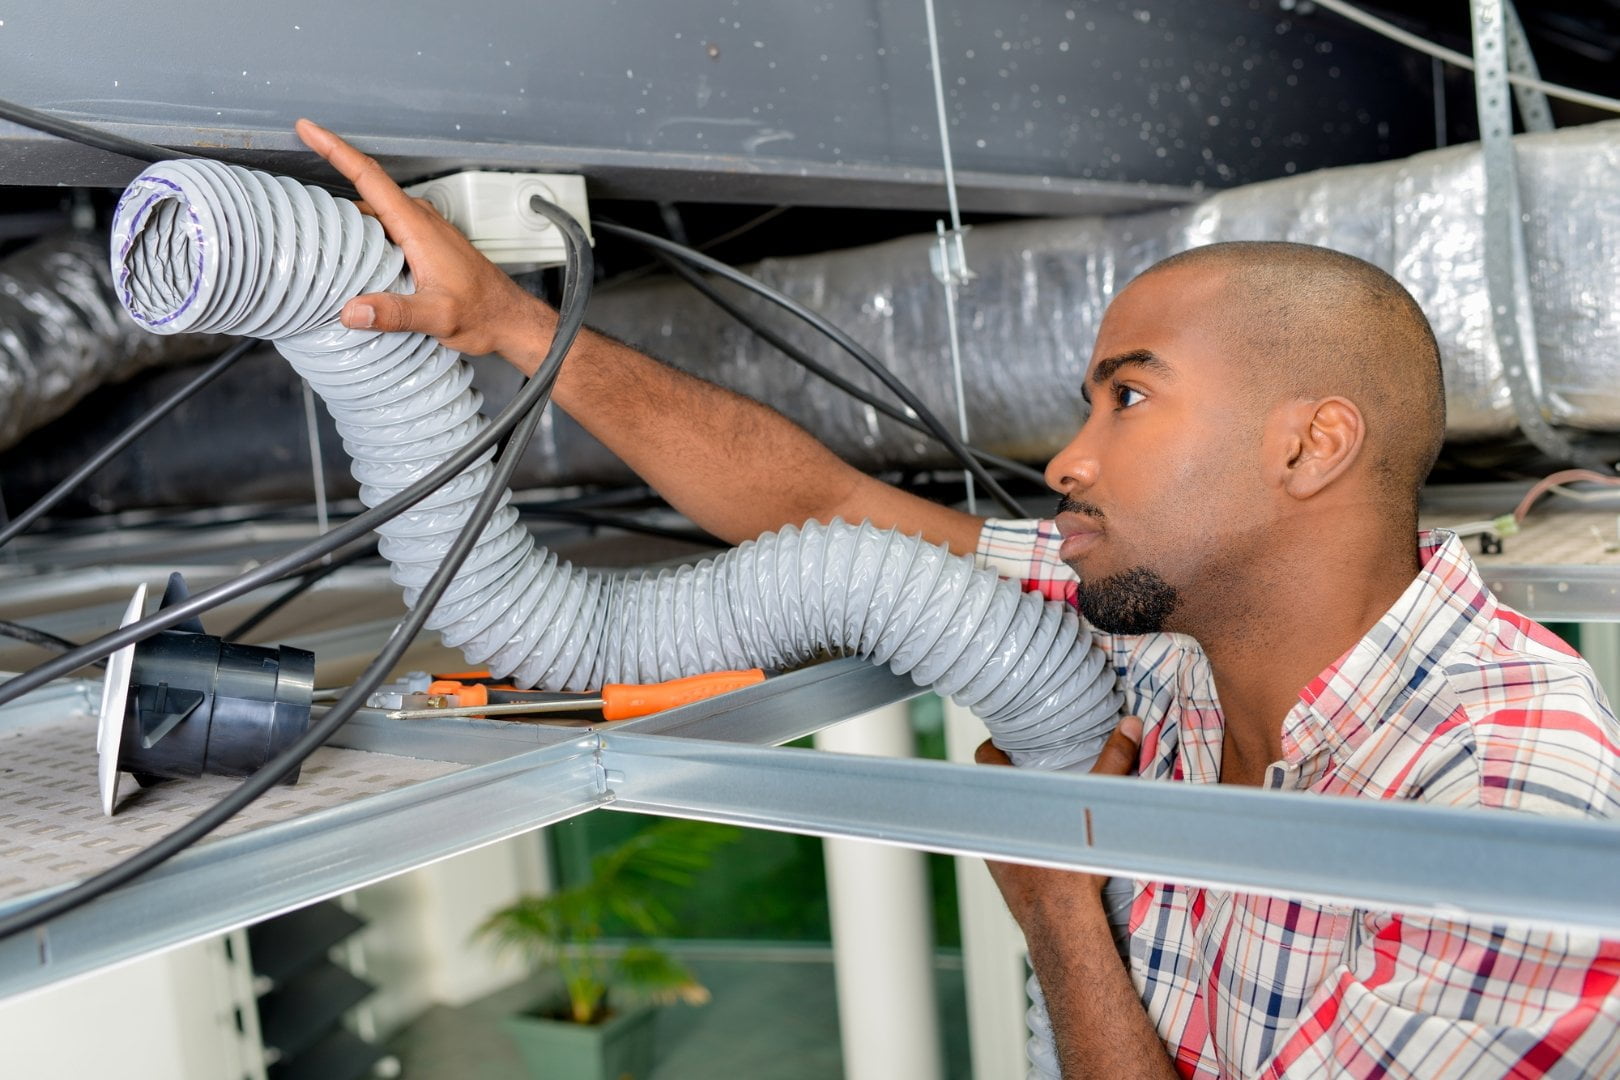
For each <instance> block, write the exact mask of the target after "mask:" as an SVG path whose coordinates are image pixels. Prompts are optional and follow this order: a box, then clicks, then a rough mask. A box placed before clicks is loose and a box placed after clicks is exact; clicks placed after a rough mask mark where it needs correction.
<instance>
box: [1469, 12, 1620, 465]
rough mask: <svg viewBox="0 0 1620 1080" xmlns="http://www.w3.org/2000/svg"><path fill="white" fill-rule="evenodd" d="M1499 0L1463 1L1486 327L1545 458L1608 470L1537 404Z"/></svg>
mask: <svg viewBox="0 0 1620 1080" xmlns="http://www.w3.org/2000/svg"><path fill="white" fill-rule="evenodd" d="M1504 2H1505V0H1471V3H1470V5H1469V7H1470V12H1471V15H1472V19H1473V33H1474V64H1475V67H1474V92H1475V95H1476V97H1477V99H1478V101H1477V106H1478V110H1479V140H1480V152H1481V155H1482V157H1483V160H1484V165H1485V287H1486V294H1487V296H1488V297H1489V300H1490V304H1491V326H1492V329H1493V330H1494V332H1495V336H1496V342H1497V348H1498V351H1499V353H1500V355H1501V357H1502V371H1503V373H1504V375H1505V376H1506V378H1507V384H1508V391H1509V394H1510V395H1511V397H1512V399H1513V412H1514V414H1515V416H1516V417H1517V419H1518V422H1519V427H1520V429H1521V430H1522V431H1523V432H1524V434H1525V437H1526V438H1528V439H1529V440H1530V441H1531V443H1533V444H1534V445H1535V446H1536V448H1537V449H1539V450H1540V451H1541V452H1542V453H1544V454H1546V455H1547V456H1548V457H1551V458H1555V459H1557V460H1559V461H1571V462H1578V463H1580V464H1582V465H1585V466H1586V467H1588V468H1593V469H1598V470H1601V471H1604V472H1607V471H1609V469H1610V465H1609V463H1608V462H1605V461H1603V460H1601V459H1600V458H1599V457H1598V456H1597V455H1595V454H1593V453H1591V452H1589V451H1584V450H1580V449H1577V448H1576V447H1575V445H1574V444H1573V443H1571V442H1570V441H1569V440H1568V439H1567V438H1565V437H1564V436H1563V435H1562V434H1560V433H1559V432H1558V431H1555V430H1554V429H1553V427H1552V425H1551V424H1549V423H1548V422H1547V418H1546V417H1545V416H1544V415H1543V413H1542V409H1541V377H1540V358H1539V355H1538V352H1537V348H1536V332H1535V315H1534V311H1533V308H1532V305H1531V300H1530V275H1529V270H1528V268H1527V266H1526V260H1525V249H1524V228H1523V222H1522V211H1521V208H1520V203H1519V178H1518V169H1517V165H1516V159H1515V157H1514V149H1513V111H1512V107H1511V104H1510V101H1509V98H1508V89H1509V86H1508V81H1507V63H1506V53H1507V39H1508V33H1507V17H1506V15H1505V13H1504V6H1503V5H1504ZM1526 52H1528V49H1526Z"/></svg>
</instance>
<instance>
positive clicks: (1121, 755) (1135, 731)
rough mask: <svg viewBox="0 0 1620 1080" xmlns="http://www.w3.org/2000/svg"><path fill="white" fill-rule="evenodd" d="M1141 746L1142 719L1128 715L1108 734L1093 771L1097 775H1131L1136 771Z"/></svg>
mask: <svg viewBox="0 0 1620 1080" xmlns="http://www.w3.org/2000/svg"><path fill="white" fill-rule="evenodd" d="M1141 746H1142V721H1141V720H1140V719H1139V718H1137V717H1135V716H1127V717H1126V718H1125V719H1123V720H1121V721H1120V722H1119V727H1117V728H1115V729H1114V733H1113V734H1112V735H1110V736H1108V742H1107V743H1106V744H1104V746H1103V748H1102V753H1101V754H1100V755H1099V756H1098V757H1097V764H1095V765H1093V766H1092V767H1091V771H1092V773H1093V774H1094V775H1097V776H1130V775H1131V774H1132V773H1134V772H1135V771H1136V762H1137V757H1138V755H1139V754H1140V753H1141Z"/></svg>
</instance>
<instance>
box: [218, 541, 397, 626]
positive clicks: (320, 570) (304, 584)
mask: <svg viewBox="0 0 1620 1080" xmlns="http://www.w3.org/2000/svg"><path fill="white" fill-rule="evenodd" d="M376 554H377V543H376V541H372V542H371V543H369V544H362V545H361V546H360V547H357V548H355V549H354V550H353V551H350V552H347V553H346V554H344V555H342V556H340V557H338V558H336V559H333V560H332V561H331V562H329V563H322V564H321V565H319V566H316V567H314V568H313V569H310V570H306V571H304V573H303V575H302V576H301V577H299V579H298V583H297V584H296V585H294V586H293V587H292V588H290V589H288V590H286V591H285V592H283V593H281V594H280V595H279V596H276V597H275V598H274V599H272V600H270V601H269V602H268V603H266V604H265V605H264V606H262V607H260V608H259V609H258V610H257V611H255V612H253V613H252V614H251V615H249V616H248V617H247V618H245V619H243V620H242V621H241V622H239V623H237V624H236V625H235V626H233V627H231V628H230V629H229V630H227V631H225V633H224V634H223V635H221V636H223V637H224V638H225V640H226V641H241V640H242V635H244V634H247V633H249V632H251V631H252V630H254V629H256V628H257V627H258V626H259V625H260V624H261V623H263V622H264V621H265V620H266V619H268V618H269V617H270V616H272V615H274V614H275V613H276V612H278V611H280V610H281V609H282V608H284V607H286V606H287V605H288V604H290V603H292V602H293V601H294V600H296V599H298V598H299V597H300V596H302V595H304V594H305V593H306V592H308V591H309V590H310V589H312V588H314V587H315V586H316V585H318V584H320V583H321V582H322V581H325V580H326V579H327V578H328V577H330V576H332V575H333V574H335V573H337V572H338V571H339V570H342V569H343V568H344V567H347V566H352V565H354V564H355V563H357V562H359V561H360V560H361V559H367V558H370V557H372V556H374V555H376Z"/></svg>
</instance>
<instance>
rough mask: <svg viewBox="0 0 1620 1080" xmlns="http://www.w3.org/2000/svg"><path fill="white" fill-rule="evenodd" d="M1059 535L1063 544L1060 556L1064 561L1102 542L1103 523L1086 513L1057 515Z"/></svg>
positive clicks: (1075, 557) (1059, 550)
mask: <svg viewBox="0 0 1620 1080" xmlns="http://www.w3.org/2000/svg"><path fill="white" fill-rule="evenodd" d="M1057 530H1058V535H1059V536H1061V537H1063V544H1062V546H1060V547H1059V548H1058V558H1060V559H1062V560H1063V561H1064V562H1068V561H1070V560H1071V559H1077V558H1079V557H1080V556H1082V555H1084V554H1085V553H1086V552H1088V551H1090V550H1091V549H1092V548H1094V547H1096V546H1097V545H1098V544H1100V543H1101V542H1102V538H1103V531H1102V524H1101V523H1100V522H1099V521H1097V519H1096V518H1093V517H1091V516H1089V515H1086V514H1076V513H1065V514H1059V515H1058V516H1057Z"/></svg>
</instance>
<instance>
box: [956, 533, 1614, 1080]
mask: <svg viewBox="0 0 1620 1080" xmlns="http://www.w3.org/2000/svg"><path fill="white" fill-rule="evenodd" d="M1058 544H1059V537H1058V535H1057V530H1056V528H1055V526H1054V525H1053V524H1052V522H1050V521H1042V522H1036V521H990V522H988V523H987V524H986V525H985V527H984V531H983V532H982V534H981V535H980V539H979V550H978V559H979V562H980V564H981V565H984V566H987V567H990V568H991V569H994V570H996V571H997V572H998V573H1001V574H1003V575H1004V576H1007V577H1010V578H1015V579H1020V580H1022V581H1023V582H1024V583H1025V586H1026V587H1027V588H1030V589H1033V590H1038V591H1040V592H1042V593H1044V594H1045V595H1047V596H1049V597H1055V598H1059V599H1068V600H1070V601H1071V602H1073V601H1074V600H1075V598H1076V594H1077V584H1076V580H1075V576H1074V573H1073V571H1072V570H1070V569H1069V568H1068V567H1067V566H1065V565H1064V564H1063V563H1062V562H1061V561H1059V559H1058V557H1057V550H1058ZM1418 548H1419V553H1420V556H1421V558H1422V562H1423V569H1422V571H1421V572H1420V573H1419V574H1418V576H1417V577H1416V578H1415V579H1414V580H1413V582H1412V584H1411V585H1410V586H1409V587H1408V588H1407V590H1406V591H1405V593H1403V594H1402V595H1401V598H1400V600H1398V601H1397V602H1396V603H1395V606H1394V607H1392V608H1391V609H1390V610H1389V612H1388V613H1387V614H1385V615H1384V617H1383V618H1382V619H1380V620H1379V621H1378V624H1377V625H1376V626H1374V627H1373V628H1372V630H1371V631H1370V632H1369V633H1368V634H1367V636H1366V637H1364V638H1362V639H1361V641H1360V642H1358V643H1357V644H1356V645H1355V647H1354V648H1352V649H1351V650H1350V651H1349V652H1347V653H1345V654H1344V656H1342V657H1340V658H1339V660H1338V661H1336V662H1335V663H1334V664H1333V665H1332V666H1330V667H1329V668H1328V669H1327V670H1325V671H1323V672H1322V673H1321V674H1320V675H1319V676H1317V677H1316V679H1315V680H1313V681H1312V682H1311V683H1310V685H1308V686H1306V687H1304V688H1303V689H1302V690H1301V691H1300V694H1299V701H1298V703H1296V704H1295V705H1294V707H1293V709H1292V710H1291V711H1290V712H1289V713H1288V715H1287V717H1286V718H1285V719H1284V720H1283V729H1282V746H1283V758H1282V760H1281V761H1278V762H1275V763H1274V764H1272V765H1271V767H1270V768H1269V770H1268V771H1267V774H1266V779H1265V786H1267V787H1269V788H1276V789H1280V790H1299V791H1312V792H1319V793H1322V794H1332V795H1357V796H1361V797H1364V798H1373V799H1406V800H1414V801H1422V802H1429V803H1435V804H1438V805H1442V806H1479V807H1490V808H1497V809H1507V810H1522V811H1529V812H1531V813H1537V814H1547V815H1551V816H1561V817H1572V818H1612V817H1617V816H1620V749H1617V748H1620V725H1617V724H1616V721H1615V718H1614V714H1613V713H1612V712H1611V711H1610V709H1609V706H1608V704H1607V702H1606V701H1605V700H1604V696H1603V691H1602V690H1601V689H1600V688H1599V686H1598V684H1597V680H1596V678H1595V677H1594V675H1593V673H1592V669H1591V668H1590V667H1589V666H1588V665H1587V664H1586V662H1585V661H1583V660H1582V659H1581V658H1580V657H1579V656H1578V655H1577V654H1576V653H1575V652H1573V651H1572V650H1571V649H1570V648H1569V647H1568V646H1567V645H1565V644H1564V643H1563V642H1562V641H1561V640H1559V639H1558V638H1557V637H1555V636H1554V635H1553V634H1552V633H1551V632H1549V631H1548V630H1546V629H1545V628H1544V627H1542V626H1540V625H1538V624H1537V623H1535V622H1532V621H1531V620H1530V619H1527V618H1525V617H1524V616H1523V615H1520V614H1519V613H1518V612H1515V611H1512V610H1510V609H1509V608H1507V607H1504V606H1502V605H1501V604H1499V603H1497V601H1496V599H1495V597H1493V596H1492V595H1491V593H1490V591H1489V590H1488V589H1487V588H1486V587H1485V584H1484V582H1483V581H1482V580H1481V578H1480V575H1479V571H1478V570H1477V569H1476V568H1475V566H1474V564H1473V561H1472V560H1471V559H1470V558H1469V557H1468V553H1467V552H1466V551H1465V550H1464V549H1463V546H1462V543H1461V542H1460V541H1459V540H1458V539H1457V538H1456V537H1455V536H1454V535H1452V534H1451V533H1447V532H1442V531H1438V530H1437V531H1435V532H1431V533H1420V534H1419V535H1418ZM1099 640H1100V642H1101V645H1102V647H1103V648H1106V649H1108V650H1110V652H1111V653H1112V655H1113V660H1114V665H1115V669H1116V671H1117V672H1118V674H1119V677H1120V682H1121V688H1122V689H1123V690H1124V691H1125V693H1126V707H1127V710H1128V711H1129V712H1131V713H1132V714H1134V715H1137V716H1140V717H1141V718H1142V723H1143V734H1142V755H1141V761H1140V763H1139V765H1140V769H1139V771H1140V774H1141V775H1142V776H1143V777H1146V778H1149V779H1152V780H1165V781H1182V782H1187V783H1195V784H1213V783H1216V782H1217V781H1218V780H1219V777H1220V761H1221V737H1222V733H1223V725H1224V721H1223V718H1222V716H1221V710H1220V705H1219V704H1218V703H1217V702H1216V700H1215V684H1214V681H1213V679H1212V677H1211V675H1210V670H1209V661H1208V658H1207V657H1206V656H1205V655H1204V653H1203V650H1202V649H1200V648H1199V646H1198V644H1197V642H1195V641H1193V640H1192V639H1191V638H1189V637H1186V636H1183V635H1178V634H1150V635H1144V636H1134V637H1127V636H1124V635H1117V636H1109V635H1099ZM1135 887H1136V898H1135V903H1134V905H1133V907H1132V909H1131V919H1130V931H1131V943H1130V966H1131V978H1132V980H1133V982H1134V983H1135V985H1136V988H1137V990H1138V992H1139V993H1140V994H1141V996H1142V1002H1143V1004H1144V1005H1145V1006H1146V1008H1147V1013H1148V1016H1149V1017H1150V1018H1151V1019H1152V1021H1153V1023H1154V1025H1155V1026H1156V1027H1157V1028H1158V1032H1159V1036H1160V1038H1162V1039H1163V1040H1164V1044H1165V1046H1166V1048H1167V1049H1168V1050H1169V1052H1170V1055H1171V1058H1172V1059H1173V1060H1174V1062H1175V1066H1176V1069H1177V1070H1178V1071H1179V1072H1180V1074H1181V1075H1182V1076H1186V1077H1198V1078H1201V1080H1202V1078H1213V1077H1245V1078H1247V1077H1262V1078H1282V1077H1287V1078H1295V1077H1307V1076H1309V1077H1328V1076H1332V1077H1344V1076H1348V1077H1367V1078H1371V1077H1379V1078H1389V1080H1407V1078H1411V1080H1436V1078H1441V1077H1515V1078H1530V1077H1558V1078H1564V1077H1568V1078H1571V1080H1573V1078H1577V1077H1581V1078H1584V1077H1612V1076H1617V1075H1620V994H1617V993H1616V982H1617V981H1620V943H1617V942H1611V941H1606V940H1603V939H1600V938H1597V937H1593V936H1591V935H1587V934H1575V933H1561V932H1549V931H1545V930H1527V929H1524V928H1522V927H1515V926H1512V925H1497V926H1491V925H1483V924H1476V923H1469V922H1461V921H1456V920H1451V919H1444V918H1439V917H1435V916H1429V915H1423V916H1415V915H1399V914H1391V913H1388V912H1381V911H1364V910H1359V909H1353V908H1349V907H1336V906H1333V905H1326V904H1314V903H1308V902H1303V901H1290V900H1279V899H1274V898H1271V897H1266V896H1254V895H1249V894H1245V893H1237V892H1223V891H1220V890H1216V889H1199V888H1190V887H1186V886H1182V885H1171V884H1167V883H1164V882H1157V881H1137V882H1135ZM1617 902H1620V901H1617Z"/></svg>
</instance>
